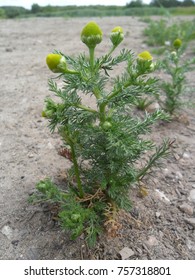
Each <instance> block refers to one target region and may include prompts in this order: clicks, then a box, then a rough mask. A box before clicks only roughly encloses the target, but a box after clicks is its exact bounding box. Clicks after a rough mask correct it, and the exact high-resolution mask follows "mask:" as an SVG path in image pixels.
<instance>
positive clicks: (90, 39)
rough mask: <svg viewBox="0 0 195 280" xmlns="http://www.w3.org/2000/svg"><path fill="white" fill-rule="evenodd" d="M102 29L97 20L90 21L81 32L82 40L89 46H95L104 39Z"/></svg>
mask: <svg viewBox="0 0 195 280" xmlns="http://www.w3.org/2000/svg"><path fill="white" fill-rule="evenodd" d="M102 34H103V33H102V30H101V29H100V27H99V25H97V23H96V22H94V21H90V22H89V23H87V24H86V25H85V26H84V28H83V30H82V32H81V41H82V42H83V43H84V44H86V45H87V46H88V48H95V46H96V45H97V44H99V43H101V41H102Z"/></svg>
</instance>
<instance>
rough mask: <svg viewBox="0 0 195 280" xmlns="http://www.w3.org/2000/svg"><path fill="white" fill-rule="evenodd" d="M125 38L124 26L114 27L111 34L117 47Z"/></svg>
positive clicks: (111, 38) (112, 40)
mask: <svg viewBox="0 0 195 280" xmlns="http://www.w3.org/2000/svg"><path fill="white" fill-rule="evenodd" d="M123 39H124V33H123V29H122V27H120V26H116V27H115V28H114V29H112V31H111V34H110V40H111V42H112V44H113V45H114V46H115V47H117V46H118V45H119V44H120V43H121V42H122V40H123Z"/></svg>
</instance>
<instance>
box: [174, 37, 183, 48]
mask: <svg viewBox="0 0 195 280" xmlns="http://www.w3.org/2000/svg"><path fill="white" fill-rule="evenodd" d="M181 45H182V41H181V40H180V39H176V40H175V41H174V42H173V46H174V48H175V49H176V50H178V49H179V48H180V47H181Z"/></svg>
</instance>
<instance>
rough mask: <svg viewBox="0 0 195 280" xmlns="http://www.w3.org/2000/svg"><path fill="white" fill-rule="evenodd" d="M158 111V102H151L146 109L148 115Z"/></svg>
mask: <svg viewBox="0 0 195 280" xmlns="http://www.w3.org/2000/svg"><path fill="white" fill-rule="evenodd" d="M159 109H160V105H159V104H158V102H153V103H151V104H150V105H148V106H147V107H146V111H147V112H148V113H154V112H155V111H157V110H159Z"/></svg>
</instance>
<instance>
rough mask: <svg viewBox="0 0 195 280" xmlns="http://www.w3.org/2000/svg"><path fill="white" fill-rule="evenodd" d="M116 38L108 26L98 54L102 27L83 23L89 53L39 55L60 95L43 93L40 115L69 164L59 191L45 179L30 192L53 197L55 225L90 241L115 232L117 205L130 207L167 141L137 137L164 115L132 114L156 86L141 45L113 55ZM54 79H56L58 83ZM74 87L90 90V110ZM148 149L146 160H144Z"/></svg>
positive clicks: (165, 149)
mask: <svg viewBox="0 0 195 280" xmlns="http://www.w3.org/2000/svg"><path fill="white" fill-rule="evenodd" d="M123 38H124V35H123V29H122V28H121V27H115V28H114V29H113V30H112V31H111V33H110V40H111V48H110V49H109V50H108V52H107V53H106V54H104V55H103V56H101V57H99V58H97V57H96V56H95V49H96V47H97V45H98V44H99V43H101V41H102V30H101V29H100V27H99V26H98V25H97V24H96V23H95V22H89V23H88V24H87V25H86V26H85V27H84V28H83V30H82V32H81V40H82V42H83V43H84V44H85V45H86V46H87V48H88V50H89V56H86V55H85V54H79V55H78V57H76V58H72V57H70V56H67V55H64V54H62V53H61V52H58V51H57V52H55V53H52V54H49V55H48V56H47V59H46V61H47V65H48V67H49V69H50V70H51V71H53V72H54V73H56V74H57V75H58V77H55V78H54V79H50V80H49V89H50V91H51V92H52V93H54V95H55V96H57V97H58V98H59V102H55V101H54V100H53V99H52V98H46V100H45V108H44V111H43V116H44V117H46V118H48V120H49V127H50V129H51V132H53V131H54V130H57V131H58V132H59V134H60V136H61V138H62V140H63V143H64V155H65V156H66V158H67V159H68V160H69V161H70V162H71V163H72V168H70V170H69V178H68V179H67V186H66V187H65V190H62V189H60V188H59V187H58V186H57V185H55V184H54V183H53V182H52V181H51V180H50V179H45V180H42V181H40V182H39V183H37V186H36V187H37V190H38V191H39V193H37V194H36V195H34V197H33V198H34V199H35V197H36V199H38V200H39V201H48V202H50V203H57V204H58V209H59V213H58V216H59V220H60V222H61V225H62V227H63V228H64V229H67V230H69V231H70V232H71V236H72V238H76V237H78V236H80V235H81V234H84V235H85V237H86V240H87V241H88V243H89V245H94V244H95V241H96V239H97V236H98V235H99V234H100V233H101V232H102V231H103V230H106V232H107V234H108V235H109V236H116V235H117V232H118V230H119V229H120V228H121V224H120V221H119V219H118V213H119V210H120V209H124V210H127V211H128V210H129V209H130V208H131V202H130V199H129V189H130V187H131V186H132V184H135V183H136V182H139V181H140V180H142V179H143V177H144V176H145V175H146V174H147V173H148V171H149V170H150V171H151V168H152V166H154V165H155V164H157V162H158V160H159V159H160V158H162V157H164V156H166V155H167V154H168V152H169V147H170V145H171V144H170V141H162V145H161V146H159V147H156V146H155V144H154V143H153V142H152V141H151V140H150V139H146V138H147V137H143V135H144V134H145V135H146V136H147V134H148V135H149V133H150V128H151V126H152V125H153V124H154V123H156V121H158V120H166V119H167V115H166V114H165V113H163V112H162V111H156V112H154V113H152V114H150V115H149V114H146V115H145V117H143V119H139V118H138V117H136V116H135V115H134V113H133V108H134V104H135V103H136V102H135V101H136V100H137V99H139V98H140V97H141V96H142V94H145V93H148V94H150V93H151V94H152V93H153V91H154V90H156V79H155V78H152V77H151V73H152V71H153V69H154V67H153V61H152V60H153V58H152V56H151V55H150V53H149V52H148V51H145V52H142V53H140V54H139V55H138V56H137V57H135V55H134V54H133V53H132V52H131V51H129V50H126V49H123V50H122V51H121V52H120V53H119V54H118V55H116V56H113V52H114V50H115V49H116V48H117V47H118V45H119V44H120V43H121V42H122V40H123ZM124 62H125V63H126V66H125V69H124V71H123V73H122V74H121V76H118V77H115V78H113V77H111V73H112V72H111V71H112V70H114V68H115V67H117V66H118V65H120V64H121V63H124ZM57 78H58V79H59V80H60V79H62V80H63V86H62V87H59V85H58V84H57V81H58V79H57ZM110 81H111V82H112V87H111V88H110V89H108V88H109V87H108V86H107V83H109V84H110ZM81 92H82V93H84V94H86V95H88V96H89V98H90V96H91V95H93V96H94V97H95V100H96V105H97V106H96V108H95V109H94V108H91V107H89V106H88V105H87V104H83V102H82V98H81V96H80V93H81ZM150 150H153V152H151V153H150V157H149V156H148V160H147V161H145V160H143V158H142V157H143V155H144V158H145V155H146V152H147V151H150Z"/></svg>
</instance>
